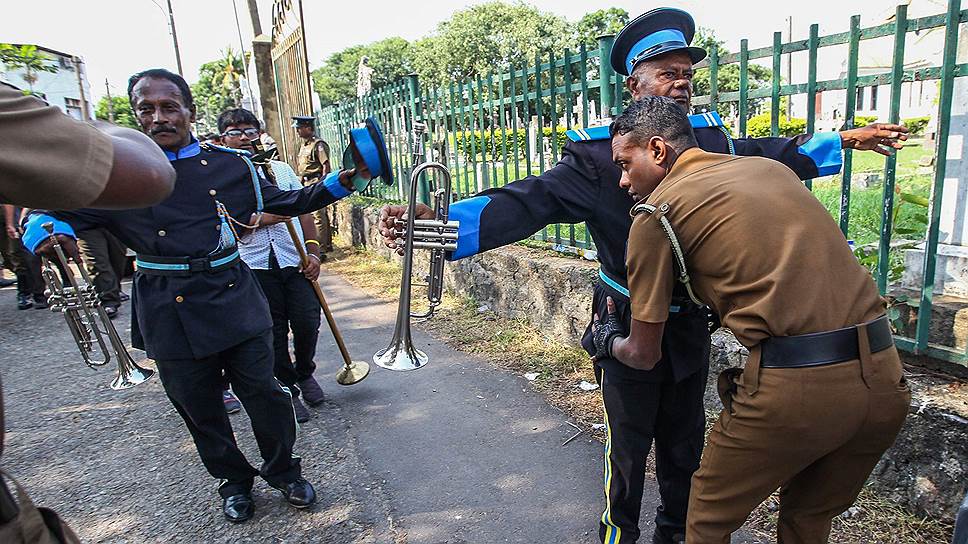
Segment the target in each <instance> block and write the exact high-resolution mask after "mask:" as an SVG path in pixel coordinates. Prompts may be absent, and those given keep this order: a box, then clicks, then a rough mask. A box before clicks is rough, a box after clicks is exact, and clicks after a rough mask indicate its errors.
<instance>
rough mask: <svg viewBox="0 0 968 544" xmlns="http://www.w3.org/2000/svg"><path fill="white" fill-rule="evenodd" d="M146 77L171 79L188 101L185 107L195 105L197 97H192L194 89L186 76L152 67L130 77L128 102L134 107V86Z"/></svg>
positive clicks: (189, 107)
mask: <svg viewBox="0 0 968 544" xmlns="http://www.w3.org/2000/svg"><path fill="white" fill-rule="evenodd" d="M146 77H151V78H156V79H167V80H168V81H171V82H172V83H174V84H175V86H176V87H178V92H180V93H181V95H182V97H183V98H184V99H185V100H187V101H188V102H187V103H186V104H185V107H187V108H188V109H191V108H194V107H195V98H194V97H192V89H191V88H190V87H189V86H188V83H187V82H186V81H185V78H183V77H182V76H180V75H178V74H175V73H172V72H169V71H168V70H165V69H164V68H150V69H148V70H144V71H141V72H138V73H137V74H135V75H133V76H131V77H130V78H128V102H129V103H130V104H131V107H132V108H134V95H133V94H132V93H133V91H134V86H135V85H137V84H138V82H139V81H141V80H142V79H144V78H146Z"/></svg>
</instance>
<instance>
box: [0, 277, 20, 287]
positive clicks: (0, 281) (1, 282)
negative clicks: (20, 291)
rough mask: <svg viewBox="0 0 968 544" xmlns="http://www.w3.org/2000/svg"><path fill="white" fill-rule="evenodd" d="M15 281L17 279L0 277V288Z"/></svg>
mask: <svg viewBox="0 0 968 544" xmlns="http://www.w3.org/2000/svg"><path fill="white" fill-rule="evenodd" d="M15 283H17V280H10V279H7V278H0V289H3V288H4V287H10V286H11V285H13V284H15Z"/></svg>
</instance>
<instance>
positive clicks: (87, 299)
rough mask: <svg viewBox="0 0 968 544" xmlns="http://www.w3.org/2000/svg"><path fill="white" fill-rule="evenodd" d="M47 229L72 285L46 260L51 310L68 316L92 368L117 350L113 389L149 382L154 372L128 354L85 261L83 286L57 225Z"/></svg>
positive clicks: (44, 271)
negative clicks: (77, 277) (59, 240)
mask: <svg viewBox="0 0 968 544" xmlns="http://www.w3.org/2000/svg"><path fill="white" fill-rule="evenodd" d="M43 227H44V230H46V231H47V233H48V234H49V235H50V240H51V243H52V244H53V248H54V253H55V255H57V263H58V264H59V265H60V268H61V270H63V272H64V276H65V277H66V278H67V281H68V282H69V283H70V285H69V286H67V285H65V284H64V281H63V280H62V279H61V277H60V275H59V274H58V270H57V267H56V266H54V264H53V263H51V262H50V260H49V259H47V257H42V258H41V262H42V269H41V272H42V273H43V276H44V282H45V283H46V284H47V289H46V290H45V291H44V294H45V295H46V296H47V302H48V304H50V309H51V311H53V312H61V313H62V314H64V319H66V320H67V328H68V329H69V330H70V331H71V335H72V336H73V337H74V342H75V343H76V344H77V349H78V350H80V352H81V357H83V359H84V363H85V364H86V365H87V366H89V367H91V368H95V367H99V366H104V365H106V364H108V362H110V361H111V352H112V351H113V352H114V357H115V358H116V359H117V363H118V373H117V375H116V376H115V378H114V381H112V382H111V389H114V390H121V389H128V388H129V387H134V386H136V385H138V384H140V383H143V382H145V381H146V380H147V379H148V378H150V377H151V375H152V374H154V371H153V370H149V369H147V368H141V367H140V366H138V365H137V364H136V363H135V362H134V359H132V358H131V356H130V355H129V354H128V348H127V347H126V346H125V345H124V341H123V340H121V336H120V335H118V331H117V329H115V328H114V324H113V323H111V318H109V317H108V315H107V314H106V313H105V312H104V308H102V307H101V300H100V299H99V298H98V295H97V292H96V291H95V290H94V284H93V283H92V282H91V277H90V276H89V275H88V273H87V268H85V267H84V263H83V261H80V262H78V263H77V264H78V269H79V270H80V271H81V279H82V280H83V285H80V284H78V283H77V280H76V279H75V278H74V274H73V273H72V272H71V270H70V268H69V265H68V262H67V256H66V255H65V253H64V248H63V247H61V245H60V242H58V241H57V237H56V236H54V224H53V223H44V224H43ZM109 345H110V347H109Z"/></svg>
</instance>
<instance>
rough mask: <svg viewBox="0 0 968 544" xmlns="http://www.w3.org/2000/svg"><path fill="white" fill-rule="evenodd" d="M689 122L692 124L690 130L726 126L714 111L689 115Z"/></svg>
mask: <svg viewBox="0 0 968 544" xmlns="http://www.w3.org/2000/svg"><path fill="white" fill-rule="evenodd" d="M689 122H690V123H691V124H692V128H709V127H723V126H726V125H725V123H723V118H722V117H720V116H719V114H718V113H716V112H714V111H707V112H705V113H697V114H695V115H690V116H689Z"/></svg>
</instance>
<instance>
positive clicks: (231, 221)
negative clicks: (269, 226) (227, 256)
mask: <svg viewBox="0 0 968 544" xmlns="http://www.w3.org/2000/svg"><path fill="white" fill-rule="evenodd" d="M205 147H208V148H210V149H214V150H218V151H223V152H228V153H232V154H234V155H235V156H237V157H238V158H240V159H242V161H243V162H245V165H246V167H248V169H249V177H250V179H251V180H252V189H253V191H255V209H256V211H255V213H256V220H255V223H253V224H251V225H250V224H247V223H243V222H241V221H239V220H237V219H236V218H234V217H232V214H230V213H229V211H228V208H226V207H225V204H222V202H221V201H219V200H218V199H215V211H216V213H217V214H218V216H219V219H220V220H221V223H222V230H223V232H224V230H225V228H226V227H228V228H229V230H230V231H231V232H232V235H233V236H234V238H235V240H234V241H227V240H226V239H225V237H224V235H223V237H222V239H221V240H220V242H219V246H220V247H219V249H222V247H221V246H223V245H224V244H225V243H231V244H232V245H234V244H235V243H238V244H244V242H243V241H242V238H241V237H240V236H239V233H238V231H236V230H235V225H238V226H240V227H242V228H245V229H256V228H259V227H260V226H261V223H262V205H263V202H262V186H261V185H260V184H259V175H258V173H257V172H256V169H255V164H253V163H252V161H251V160H249V157H248V156H246V155H245V153H242V152H241V151H238V150H237V149H232V148H228V147H221V146H216V145H211V144H205Z"/></svg>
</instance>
